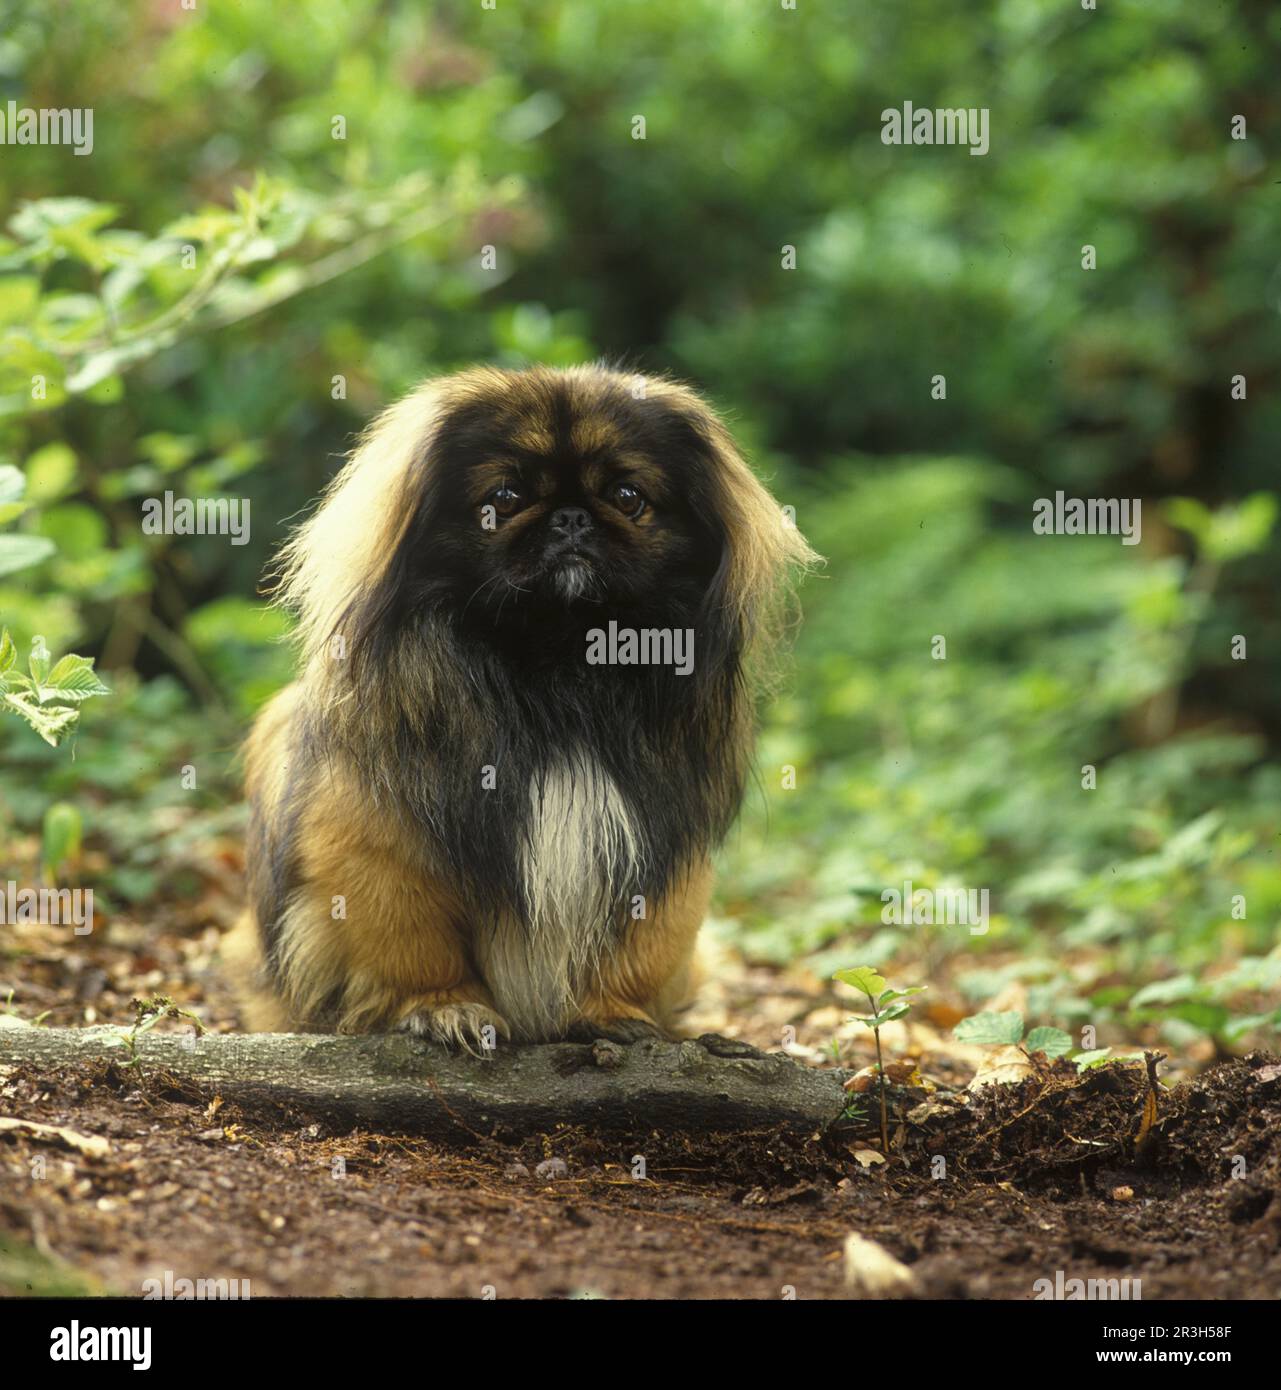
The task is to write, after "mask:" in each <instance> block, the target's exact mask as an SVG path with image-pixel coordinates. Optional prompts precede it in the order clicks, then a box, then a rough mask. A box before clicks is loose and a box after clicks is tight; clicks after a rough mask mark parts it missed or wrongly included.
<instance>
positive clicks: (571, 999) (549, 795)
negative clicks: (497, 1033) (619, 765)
mask: <svg viewBox="0 0 1281 1390" xmlns="http://www.w3.org/2000/svg"><path fill="white" fill-rule="evenodd" d="M529 795H530V820H529V835H528V838H527V839H526V842H525V844H524V846H523V847H522V850H521V874H522V877H523V879H524V884H525V899H526V902H527V904H528V908H529V925H528V928H526V929H522V928H521V926H520V924H519V923H517V922H514V921H504V922H502V923H500V924H499V926H498V928H497V930H496V931H494V932H493V933H492V934H491V933H485V934H484V936H483V937H482V939H481V940H480V941H478V942H477V943H476V950H477V955H478V959H479V965H480V969H481V974H482V975H483V976H484V978H485V981H486V983H487V984H488V985H489V988H490V991H491V992H492V994H493V996H494V1004H495V1006H496V1007H497V1009H498V1012H499V1013H500V1014H502V1016H503V1017H504V1018H505V1019H506V1020H507V1022H508V1023H509V1024H510V1025H511V1027H512V1031H513V1034H514V1035H515V1036H516V1037H518V1038H524V1039H538V1038H546V1037H551V1036H555V1035H556V1034H557V1033H559V1032H560V1031H562V1030H563V1029H564V1027H565V1026H566V1024H567V1023H569V1022H570V1021H571V1020H572V1018H573V1017H574V1013H575V1008H574V1005H575V1000H576V999H578V998H581V995H582V993H583V991H584V989H585V988H590V986H591V983H592V979H593V977H594V976H595V974H596V972H597V970H598V969H599V966H600V962H601V957H602V954H603V953H604V951H605V950H606V949H607V947H608V943H609V932H610V922H609V917H608V906H609V896H608V893H607V885H608V884H610V883H614V884H617V883H620V882H621V883H626V882H628V881H631V882H636V883H637V888H636V891H637V892H640V891H641V890H640V887H639V883H638V879H639V875H638V873H637V861H638V853H637V840H636V834H635V831H634V829H633V827H632V824H631V821H630V819H629V816H628V812H627V807H626V804H625V803H624V801H623V798H622V795H621V794H620V793H619V790H618V787H617V786H616V785H615V783H614V781H613V779H612V778H611V777H610V776H609V775H608V774H607V773H606V772H604V771H603V770H602V769H601V768H600V767H599V766H597V765H596V764H595V763H594V762H591V761H590V760H587V759H584V760H583V761H581V762H574V763H572V764H568V763H567V764H561V765H559V766H557V767H555V768H553V769H552V770H550V771H549V772H548V773H547V774H546V775H545V776H544V777H542V778H541V779H538V778H535V779H534V780H533V781H532V782H531V785H530V789H529Z"/></svg>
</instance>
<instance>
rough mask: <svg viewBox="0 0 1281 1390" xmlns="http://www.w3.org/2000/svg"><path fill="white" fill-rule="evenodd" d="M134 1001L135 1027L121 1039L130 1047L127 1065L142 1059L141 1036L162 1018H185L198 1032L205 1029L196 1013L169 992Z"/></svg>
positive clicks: (121, 1035) (130, 1065)
mask: <svg viewBox="0 0 1281 1390" xmlns="http://www.w3.org/2000/svg"><path fill="white" fill-rule="evenodd" d="M132 1002H133V1012H134V1023H133V1027H132V1028H131V1029H130V1030H129V1031H128V1032H127V1033H121V1034H120V1039H121V1041H122V1042H123V1043H124V1045H125V1046H126V1047H127V1048H128V1049H129V1060H128V1061H127V1062H126V1063H125V1066H127V1067H136V1066H137V1065H138V1063H139V1061H140V1060H141V1058H140V1057H139V1056H138V1038H139V1036H140V1035H141V1034H143V1033H148V1032H150V1031H151V1029H153V1028H154V1027H155V1026H156V1024H157V1023H159V1022H160V1020H161V1019H162V1018H185V1019H188V1020H189V1021H190V1022H191V1023H194V1024H195V1027H196V1032H197V1033H198V1034H199V1033H203V1032H204V1031H205V1025H204V1024H203V1023H201V1021H200V1020H199V1019H198V1018H197V1017H196V1015H195V1014H193V1013H191V1012H190V1011H189V1010H187V1009H184V1008H181V1007H180V1006H179V1005H177V1004H175V1003H174V1002H173V1000H172V999H170V998H169V996H168V995H167V994H156V995H153V996H152V997H151V998H150V999H135V1000H133V1001H132Z"/></svg>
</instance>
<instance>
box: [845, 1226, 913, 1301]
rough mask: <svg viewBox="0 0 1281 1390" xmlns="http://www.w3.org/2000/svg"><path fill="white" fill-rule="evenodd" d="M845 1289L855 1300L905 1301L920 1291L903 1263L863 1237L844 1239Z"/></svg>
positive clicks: (855, 1236) (880, 1246)
mask: <svg viewBox="0 0 1281 1390" xmlns="http://www.w3.org/2000/svg"><path fill="white" fill-rule="evenodd" d="M845 1287H846V1288H847V1289H849V1290H850V1292H851V1293H852V1294H853V1295H854V1296H855V1297H856V1298H904V1297H906V1296H907V1295H909V1294H914V1293H916V1292H917V1291H918V1289H919V1285H918V1283H917V1279H916V1275H915V1274H913V1273H912V1271H911V1270H910V1269H908V1267H907V1266H906V1265H905V1264H903V1262H902V1261H901V1260H896V1259H895V1258H894V1256H893V1255H891V1254H890V1252H889V1251H888V1250H886V1249H885V1247H884V1246H883V1245H878V1244H877V1243H876V1242H875V1241H874V1240H868V1239H867V1238H866V1237H864V1236H860V1235H849V1236H846V1237H845Z"/></svg>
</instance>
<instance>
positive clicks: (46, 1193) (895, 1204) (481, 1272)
mask: <svg viewBox="0 0 1281 1390" xmlns="http://www.w3.org/2000/svg"><path fill="white" fill-rule="evenodd" d="M1147 1093H1148V1084H1147V1078H1146V1075H1145V1072H1144V1068H1143V1067H1142V1066H1141V1065H1140V1066H1137V1067H1136V1066H1130V1067H1108V1068H1104V1069H1101V1070H1099V1071H1095V1072H1092V1073H1087V1074H1086V1075H1085V1076H1084V1077H1078V1076H1077V1075H1076V1072H1075V1069H1074V1068H1072V1067H1070V1066H1068V1065H1066V1064H1058V1065H1057V1066H1054V1067H1050V1066H1042V1067H1040V1068H1039V1069H1038V1071H1037V1072H1036V1074H1035V1075H1034V1076H1032V1077H1030V1078H1028V1079H1027V1080H1025V1081H1023V1082H1021V1083H1019V1084H1018V1085H1014V1086H995V1087H989V1088H986V1089H985V1091H984V1092H983V1093H981V1094H980V1095H979V1096H978V1097H976V1098H974V1099H973V1100H972V1101H971V1102H970V1103H969V1104H962V1103H956V1104H949V1103H947V1101H946V1099H943V1100H942V1101H940V1099H939V1095H942V1096H944V1097H945V1096H946V1093H945V1092H944V1093H938V1094H936V1096H935V1098H934V1100H932V1101H931V1102H930V1103H929V1105H928V1106H927V1107H926V1108H925V1109H921V1108H917V1105H916V1103H915V1102H916V1101H917V1099H918V1098H916V1097H911V1096H908V1097H907V1098H906V1101H905V1104H904V1107H903V1110H904V1113H906V1114H909V1115H910V1116H911V1119H910V1120H907V1121H905V1120H902V1119H900V1120H897V1121H895V1122H894V1123H893V1125H892V1130H893V1138H892V1143H891V1149H892V1151H893V1157H892V1159H891V1161H890V1162H889V1163H888V1164H885V1163H880V1162H876V1161H874V1160H873V1158H872V1155H871V1152H870V1151H871V1150H873V1149H874V1148H876V1147H877V1146H878V1145H879V1139H878V1138H876V1137H875V1136H876V1135H877V1133H878V1132H879V1126H878V1125H877V1124H875V1123H874V1122H873V1123H870V1124H868V1123H864V1124H861V1125H860V1126H857V1127H856V1126H846V1127H845V1129H844V1130H843V1131H838V1132H833V1133H831V1134H828V1135H826V1136H824V1137H822V1138H819V1137H817V1136H815V1137H812V1138H808V1139H796V1138H787V1137H784V1136H782V1135H778V1134H774V1135H771V1134H767V1133H763V1134H736V1135H732V1136H723V1137H715V1138H710V1139H709V1138H706V1137H704V1138H701V1139H698V1140H695V1139H692V1138H685V1137H682V1136H679V1135H670V1134H669V1135H664V1136H660V1135H657V1134H650V1135H635V1134H633V1135H626V1134H623V1135H617V1136H602V1135H594V1134H586V1133H583V1132H581V1131H578V1132H557V1133H549V1134H546V1135H544V1136H540V1137H539V1138H537V1139H534V1140H529V1141H527V1142H525V1143H524V1144H522V1145H520V1146H501V1145H499V1144H498V1143H496V1142H495V1141H493V1140H491V1139H488V1138H485V1137H482V1136H477V1137H476V1138H475V1140H474V1141H473V1142H472V1143H471V1144H469V1145H468V1146H467V1147H466V1148H459V1147H457V1146H453V1147H445V1146H442V1145H440V1144H437V1143H434V1142H431V1141H428V1140H425V1139H422V1138H413V1137H392V1136H385V1135H374V1134H368V1133H363V1132H354V1133H337V1132H333V1131H332V1130H331V1129H328V1128H326V1127H325V1126H323V1125H318V1124H316V1123H313V1122H311V1121H310V1120H309V1118H308V1117H306V1116H291V1115H282V1114H280V1113H272V1112H269V1111H264V1112H261V1113H247V1112H245V1111H242V1110H239V1109H237V1107H236V1106H234V1105H232V1104H231V1103H226V1104H223V1103H221V1101H220V1100H219V1099H218V1098H217V1097H216V1096H214V1095H212V1094H209V1095H205V1094H198V1093H195V1092H192V1091H190V1090H189V1089H184V1088H177V1087H174V1086H171V1085H169V1084H167V1082H166V1080H165V1078H163V1077H160V1076H148V1075H139V1074H138V1072H136V1071H131V1070H124V1069H121V1068H119V1067H117V1066H114V1065H104V1064H93V1065H89V1064H86V1065H84V1066H81V1067H77V1068H74V1069H67V1070H64V1071H61V1072H58V1073H56V1074H45V1075H36V1074H33V1073H32V1072H31V1071H29V1070H27V1069H21V1068H20V1069H17V1070H13V1071H11V1072H10V1073H9V1074H8V1075H7V1076H5V1077H3V1078H0V1114H4V1115H9V1116H16V1117H19V1118H23V1119H29V1120H35V1121H40V1122H43V1123H47V1124H54V1125H64V1126H67V1127H68V1128H70V1129H73V1130H75V1131H77V1132H79V1133H81V1134H90V1135H98V1136H103V1137H106V1138H108V1139H109V1140H110V1142H111V1152H110V1154H109V1155H107V1156H104V1157H98V1158H95V1157H88V1156H85V1155H83V1154H81V1153H79V1152H77V1151H75V1150H74V1149H66V1148H63V1147H57V1146H53V1145H51V1144H50V1143H49V1142H47V1141H45V1140H35V1139H32V1138H30V1137H28V1136H26V1135H25V1134H22V1133H16V1134H15V1133H9V1134H4V1135H0V1177H2V1181H0V1292H5V1293H19V1294H21V1293H26V1292H33V1293H41V1292H44V1293H47V1292H67V1291H72V1290H75V1289H77V1288H79V1289H87V1290H92V1291H99V1292H110V1293H122V1294H133V1295H137V1294H139V1293H141V1292H142V1284H143V1280H145V1279H147V1278H149V1277H161V1278H162V1277H163V1276H164V1272H165V1271H166V1270H168V1271H172V1273H173V1277H174V1278H176V1279H178V1278H184V1277H186V1278H192V1279H195V1278H205V1279H213V1278H217V1279H228V1280H229V1279H233V1278H239V1279H249V1280H250V1281H251V1288H252V1293H253V1296H254V1297H261V1296H264V1295H270V1294H338V1295H372V1294H381V1295H418V1296H423V1295H453V1296H464V1297H481V1296H483V1295H484V1294H485V1292H486V1291H487V1289H492V1290H493V1293H494V1294H495V1295H496V1296H497V1297H500V1298H509V1297H567V1296H574V1295H579V1296H592V1295H600V1296H605V1297H613V1298H636V1297H640V1298H645V1297H656V1298H709V1297H720V1298H770V1299H777V1298H782V1297H786V1296H787V1291H788V1290H789V1289H790V1290H794V1291H795V1296H796V1297H798V1298H841V1297H844V1296H845V1292H844V1286H843V1273H842V1246H843V1241H844V1238H845V1236H846V1235H847V1234H849V1233H850V1232H852V1231H858V1232H859V1233H861V1234H863V1235H865V1236H869V1237H871V1238H873V1239H875V1240H877V1241H880V1242H881V1243H882V1244H883V1245H884V1246H885V1247H886V1248H887V1249H888V1250H889V1251H890V1252H891V1253H893V1254H894V1255H896V1256H897V1257H898V1258H899V1259H901V1260H903V1261H905V1262H906V1263H907V1264H909V1265H910V1266H912V1268H913V1270H914V1272H915V1273H916V1275H917V1277H918V1279H919V1281H920V1286H921V1290H922V1293H923V1295H924V1296H926V1297H930V1298H1013V1299H1028V1298H1032V1297H1033V1296H1034V1289H1033V1285H1034V1281H1036V1280H1038V1279H1046V1278H1048V1279H1050V1280H1053V1279H1054V1277H1055V1273H1056V1271H1060V1270H1061V1271H1063V1273H1064V1276H1065V1277H1066V1278H1124V1277H1127V1276H1128V1277H1130V1278H1131V1279H1141V1280H1142V1297H1143V1299H1144V1300H1152V1299H1163V1298H1193V1297H1195V1298H1233V1299H1242V1298H1255V1299H1272V1298H1276V1297H1277V1294H1278V1291H1279V1290H1281V1063H1279V1062H1278V1061H1277V1059H1276V1058H1272V1057H1267V1056H1264V1055H1262V1054H1255V1055H1252V1056H1250V1057H1248V1058H1246V1059H1245V1060H1244V1061H1235V1062H1229V1063H1224V1064H1221V1065H1218V1066H1215V1067H1213V1068H1212V1069H1210V1070H1209V1071H1207V1072H1206V1073H1204V1074H1203V1075H1201V1076H1200V1077H1198V1078H1196V1079H1194V1080H1192V1081H1189V1082H1185V1083H1182V1084H1180V1085H1179V1086H1177V1087H1174V1088H1173V1089H1170V1090H1165V1089H1162V1090H1161V1092H1160V1096H1159V1105H1158V1111H1157V1116H1156V1121H1155V1124H1153V1125H1152V1127H1151V1129H1150V1131H1149V1132H1148V1133H1146V1134H1145V1135H1143V1137H1142V1138H1140V1130H1141V1128H1142V1123H1143V1121H1142V1116H1143V1109H1144V1100H1145V1097H1146V1095H1147ZM872 1110H873V1112H874V1107H872ZM870 1118H871V1119H874V1115H873V1116H872V1117H870ZM637 1156H641V1157H643V1159H644V1176H643V1177H639V1176H636V1174H638V1173H639V1172H640V1168H639V1164H638V1162H637ZM41 1158H43V1160H44V1176H43V1177H40V1176H37V1175H38V1173H39V1171H40V1167H39V1162H38V1160H40V1159H41ZM937 1160H942V1161H943V1166H942V1172H943V1175H942V1176H939V1177H933V1176H931V1173H932V1171H935V1170H937V1169H938V1167H939V1165H938V1163H937ZM540 1165H542V1166H541V1167H540ZM1234 1170H1235V1172H1236V1173H1238V1174H1239V1176H1234Z"/></svg>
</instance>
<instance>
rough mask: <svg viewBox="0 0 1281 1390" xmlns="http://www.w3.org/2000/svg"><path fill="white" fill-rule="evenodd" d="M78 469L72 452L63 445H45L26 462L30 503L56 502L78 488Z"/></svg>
mask: <svg viewBox="0 0 1281 1390" xmlns="http://www.w3.org/2000/svg"><path fill="white" fill-rule="evenodd" d="M78 467H79V465H78V464H77V463H76V456H75V454H74V453H73V452H72V450H71V449H70V448H69V447H68V446H67V445H66V444H63V443H61V442H54V443H52V444H46V445H45V446H44V448H43V449H37V450H36V451H35V453H34V454H32V455H31V457H30V458H29V459H28V460H27V465H26V472H27V500H28V501H30V502H35V503H44V502H56V501H57V500H58V499H59V498H60V497H62V496H64V495H65V494H66V493H68V492H70V491H71V490H72V488H74V487H75V483H76V473H77V471H78Z"/></svg>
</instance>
